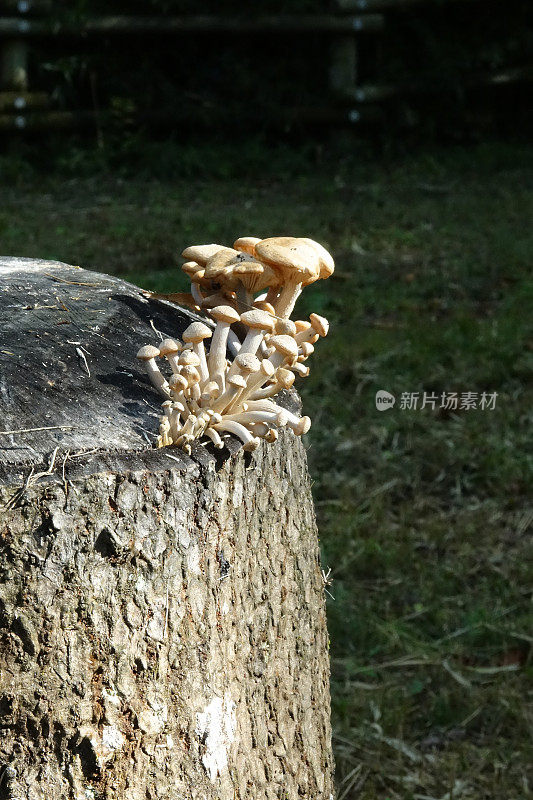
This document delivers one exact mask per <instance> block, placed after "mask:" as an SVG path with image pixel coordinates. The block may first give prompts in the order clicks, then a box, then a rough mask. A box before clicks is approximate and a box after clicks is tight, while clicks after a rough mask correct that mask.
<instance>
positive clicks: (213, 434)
mask: <svg viewBox="0 0 533 800" xmlns="http://www.w3.org/2000/svg"><path fill="white" fill-rule="evenodd" d="M205 435H206V436H209V438H210V439H211V441H212V442H213V444H214V445H215V447H216V448H217V450H220V449H221V448H222V447H224V442H223V441H222V439H221V438H220V434H219V433H218V432H217V431H216V430H215V429H214V428H206V429H205Z"/></svg>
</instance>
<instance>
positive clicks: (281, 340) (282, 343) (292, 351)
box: [268, 334, 298, 358]
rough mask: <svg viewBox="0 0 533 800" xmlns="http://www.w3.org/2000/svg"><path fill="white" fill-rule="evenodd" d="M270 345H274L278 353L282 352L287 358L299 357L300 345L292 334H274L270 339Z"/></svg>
mask: <svg viewBox="0 0 533 800" xmlns="http://www.w3.org/2000/svg"><path fill="white" fill-rule="evenodd" d="M268 344H269V347H274V348H275V349H276V350H277V351H278V353H282V354H283V355H284V356H286V357H287V358H289V357H290V358H297V357H298V345H297V344H296V342H295V341H294V339H293V338H292V336H286V335H284V334H281V335H280V336H272V337H271V338H270V339H269V342H268Z"/></svg>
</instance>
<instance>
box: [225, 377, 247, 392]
mask: <svg viewBox="0 0 533 800" xmlns="http://www.w3.org/2000/svg"><path fill="white" fill-rule="evenodd" d="M228 383H231V385H232V386H238V387H239V389H244V388H245V387H246V381H245V380H244V378H243V377H242V375H230V377H229V378H228Z"/></svg>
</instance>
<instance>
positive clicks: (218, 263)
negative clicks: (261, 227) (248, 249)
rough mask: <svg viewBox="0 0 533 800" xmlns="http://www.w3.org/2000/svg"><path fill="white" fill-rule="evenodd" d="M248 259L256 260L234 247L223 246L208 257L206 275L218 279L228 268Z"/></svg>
mask: <svg viewBox="0 0 533 800" xmlns="http://www.w3.org/2000/svg"><path fill="white" fill-rule="evenodd" d="M246 260H249V261H254V259H253V258H252V256H250V255H248V253H242V252H241V251H240V250H234V249H233V247H223V248H222V249H221V250H219V251H218V253H214V254H213V255H212V256H211V258H209V259H208V261H207V263H206V265H205V271H206V277H208V278H210V280H216V278H218V276H219V275H224V273H225V272H226V271H227V270H231V268H232V267H234V266H235V265H237V264H240V263H241V262H242V261H246Z"/></svg>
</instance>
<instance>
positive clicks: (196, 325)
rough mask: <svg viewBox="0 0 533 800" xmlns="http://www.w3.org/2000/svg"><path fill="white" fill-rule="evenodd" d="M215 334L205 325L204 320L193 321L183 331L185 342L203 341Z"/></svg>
mask: <svg viewBox="0 0 533 800" xmlns="http://www.w3.org/2000/svg"><path fill="white" fill-rule="evenodd" d="M212 335H213V331H212V329H211V328H208V327H207V325H204V323H203V322H191V324H190V325H189V327H188V328H185V330H184V331H183V335H182V337H181V338H182V339H183V341H184V342H193V343H194V344H196V343H197V342H201V341H202V339H208V338H209V337H210V336H212Z"/></svg>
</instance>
